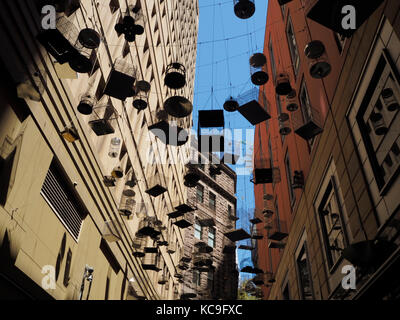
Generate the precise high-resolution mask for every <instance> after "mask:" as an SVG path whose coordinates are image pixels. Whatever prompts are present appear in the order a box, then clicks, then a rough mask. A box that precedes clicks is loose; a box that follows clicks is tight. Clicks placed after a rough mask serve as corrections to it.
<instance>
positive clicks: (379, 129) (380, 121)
mask: <svg viewBox="0 0 400 320" xmlns="http://www.w3.org/2000/svg"><path fill="white" fill-rule="evenodd" d="M369 121H370V123H371V124H372V128H373V129H374V132H375V134H376V135H377V136H383V135H385V134H386V133H387V132H388V131H389V129H388V127H387V125H386V123H385V118H384V117H383V115H382V113H380V112H376V111H373V112H372V113H371V115H370V116H369Z"/></svg>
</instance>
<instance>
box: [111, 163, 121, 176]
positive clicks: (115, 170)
mask: <svg viewBox="0 0 400 320" xmlns="http://www.w3.org/2000/svg"><path fill="white" fill-rule="evenodd" d="M111 176H112V177H114V178H116V179H121V178H122V177H123V176H124V170H123V169H122V167H121V166H115V167H114V168H113V169H112V171H111Z"/></svg>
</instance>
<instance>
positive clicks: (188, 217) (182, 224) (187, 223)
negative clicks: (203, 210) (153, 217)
mask: <svg viewBox="0 0 400 320" xmlns="http://www.w3.org/2000/svg"><path fill="white" fill-rule="evenodd" d="M173 223H174V225H176V226H177V227H178V228H181V229H185V228H189V227H191V226H192V225H193V214H192V213H185V214H182V215H180V216H178V217H176V218H175V221H174V222H173Z"/></svg>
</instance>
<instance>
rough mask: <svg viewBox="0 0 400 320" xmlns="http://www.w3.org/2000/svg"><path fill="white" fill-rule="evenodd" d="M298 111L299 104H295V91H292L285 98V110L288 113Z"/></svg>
mask: <svg viewBox="0 0 400 320" xmlns="http://www.w3.org/2000/svg"><path fill="white" fill-rule="evenodd" d="M298 109H299V104H298V102H297V94H296V90H294V89H293V90H292V91H291V92H290V93H289V94H288V95H287V96H286V110H287V111H289V112H294V111H297V110H298Z"/></svg>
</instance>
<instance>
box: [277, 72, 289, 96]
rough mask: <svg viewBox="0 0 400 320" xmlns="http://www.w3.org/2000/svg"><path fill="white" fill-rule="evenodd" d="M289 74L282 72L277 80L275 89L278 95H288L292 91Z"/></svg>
mask: <svg viewBox="0 0 400 320" xmlns="http://www.w3.org/2000/svg"><path fill="white" fill-rule="evenodd" d="M292 90H293V89H292V86H291V84H290V78H289V75H288V74H286V73H280V74H278V75H277V77H276V80H275V91H276V94H277V95H280V96H287V95H288V94H289V93H290V92H291V91H292Z"/></svg>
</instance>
